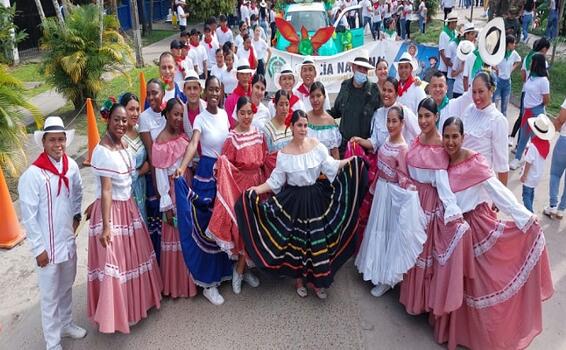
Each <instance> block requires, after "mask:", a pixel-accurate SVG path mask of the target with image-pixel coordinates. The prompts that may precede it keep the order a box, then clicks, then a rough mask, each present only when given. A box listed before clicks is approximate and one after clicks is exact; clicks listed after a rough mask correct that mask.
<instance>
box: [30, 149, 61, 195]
mask: <svg viewBox="0 0 566 350" xmlns="http://www.w3.org/2000/svg"><path fill="white" fill-rule="evenodd" d="M61 159H62V161H63V171H62V172H61V173H60V172H59V170H57V168H56V167H55V165H54V164H53V162H51V159H49V156H48V155H47V153H46V152H43V153H41V154H40V155H39V157H37V159H36V160H35V162H33V165H35V166H36V167H38V168H40V169H43V170H46V171H49V172H50V173H53V174H55V175H57V176H59V189H58V190H57V196H59V193H61V183H63V184H64V185H65V187H67V190H69V178H68V177H67V171H68V170H69V159H68V158H67V155H66V154H64V153H63V157H62V158H61Z"/></svg>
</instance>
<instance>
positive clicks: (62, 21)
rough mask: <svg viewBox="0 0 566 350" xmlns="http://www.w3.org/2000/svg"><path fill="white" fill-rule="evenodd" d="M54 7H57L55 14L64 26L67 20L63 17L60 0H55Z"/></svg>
mask: <svg viewBox="0 0 566 350" xmlns="http://www.w3.org/2000/svg"><path fill="white" fill-rule="evenodd" d="M53 8H55V14H56V15H57V18H58V19H59V24H61V25H62V26H64V25H65V20H64V19H63V13H62V12H61V6H60V5H59V1H57V0H53Z"/></svg>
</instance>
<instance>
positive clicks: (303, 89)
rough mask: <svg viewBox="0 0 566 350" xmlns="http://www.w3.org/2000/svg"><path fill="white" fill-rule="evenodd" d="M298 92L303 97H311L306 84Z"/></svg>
mask: <svg viewBox="0 0 566 350" xmlns="http://www.w3.org/2000/svg"><path fill="white" fill-rule="evenodd" d="M297 91H298V92H300V93H301V94H303V96H305V97H308V96H309V95H310V92H309V89H308V88H307V87H306V86H305V84H301V86H299V88H298V89H297Z"/></svg>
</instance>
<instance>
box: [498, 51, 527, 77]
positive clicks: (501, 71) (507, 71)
mask: <svg viewBox="0 0 566 350" xmlns="http://www.w3.org/2000/svg"><path fill="white" fill-rule="evenodd" d="M518 62H521V56H519V54H518V53H517V51H515V50H513V52H511V55H509V57H507V58H504V59H503V61H501V63H499V64H498V65H497V71H498V73H497V76H498V77H499V78H501V79H505V80H508V79H511V70H512V69H513V65H514V64H515V63H518Z"/></svg>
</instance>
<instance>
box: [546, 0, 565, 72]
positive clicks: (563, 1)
mask: <svg viewBox="0 0 566 350" xmlns="http://www.w3.org/2000/svg"><path fill="white" fill-rule="evenodd" d="M564 4H566V0H562V4H560V12H559V13H560V14H559V16H558V30H557V31H556V38H554V40H553V41H554V42H553V43H552V56H551V57H550V65H551V66H552V65H553V64H554V56H556V46H558V42H559V41H561V40H560V39H559V38H560V28H562V22H563V21H564V18H562V17H564Z"/></svg>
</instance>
